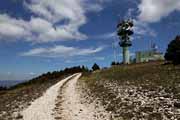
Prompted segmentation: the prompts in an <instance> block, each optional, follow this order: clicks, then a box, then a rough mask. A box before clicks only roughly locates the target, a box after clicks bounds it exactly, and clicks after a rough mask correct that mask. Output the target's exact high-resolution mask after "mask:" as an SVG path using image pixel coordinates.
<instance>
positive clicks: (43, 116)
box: [21, 73, 109, 120]
mask: <svg viewBox="0 0 180 120" xmlns="http://www.w3.org/2000/svg"><path fill="white" fill-rule="evenodd" d="M80 77H81V73H77V74H74V75H72V76H69V77H67V78H66V79H64V80H61V81H60V82H59V83H57V84H56V85H54V86H52V87H51V88H49V89H48V90H47V91H46V93H45V94H44V95H43V96H42V97H40V98H38V99H37V100H35V101H34V102H33V103H32V104H31V105H30V106H29V107H28V108H27V109H25V110H24V111H22V113H21V114H22V116H23V120H109V116H108V114H107V113H106V112H105V110H104V108H103V107H101V106H100V105H98V104H97V102H96V101H94V102H93V103H90V104H87V102H82V99H83V98H82V96H81V93H82V92H81V89H77V86H78V85H77V80H78V79H79V78H80ZM84 101H86V100H85V98H84Z"/></svg>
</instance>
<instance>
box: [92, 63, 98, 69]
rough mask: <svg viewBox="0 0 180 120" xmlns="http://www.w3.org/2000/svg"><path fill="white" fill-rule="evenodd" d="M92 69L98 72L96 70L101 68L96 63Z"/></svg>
mask: <svg viewBox="0 0 180 120" xmlns="http://www.w3.org/2000/svg"><path fill="white" fill-rule="evenodd" d="M92 69H93V71H96V70H100V67H99V65H97V64H96V63H94V65H93V66H92Z"/></svg>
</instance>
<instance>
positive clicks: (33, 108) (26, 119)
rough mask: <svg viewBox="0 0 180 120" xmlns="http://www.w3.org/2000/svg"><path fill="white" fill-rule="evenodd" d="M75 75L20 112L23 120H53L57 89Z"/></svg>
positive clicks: (53, 87) (62, 81) (50, 89)
mask: <svg viewBox="0 0 180 120" xmlns="http://www.w3.org/2000/svg"><path fill="white" fill-rule="evenodd" d="M75 75H77V74H74V75H71V76H69V77H67V78H65V79H63V80H61V81H60V82H58V83H57V84H55V85H54V86H52V87H50V88H49V89H48V90H47V91H46V92H45V93H44V95H43V96H42V97H40V98H38V99H36V100H35V101H34V102H32V103H31V105H30V106H29V107H28V108H27V109H25V110H24V111H22V113H21V114H22V116H23V120H54V116H53V109H54V107H55V100H56V98H57V96H58V90H59V88H60V87H61V86H62V85H63V84H64V83H65V82H66V81H68V80H69V79H71V78H72V77H73V76H75Z"/></svg>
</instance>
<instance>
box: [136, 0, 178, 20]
mask: <svg viewBox="0 0 180 120" xmlns="http://www.w3.org/2000/svg"><path fill="white" fill-rule="evenodd" d="M138 8H139V12H140V14H139V16H138V19H139V20H141V21H144V22H158V21H159V20H161V19H162V18H164V17H166V16H168V15H169V14H170V13H172V12H174V11H176V10H177V11H179V10H180V1H179V0H141V3H140V4H139V6H138Z"/></svg>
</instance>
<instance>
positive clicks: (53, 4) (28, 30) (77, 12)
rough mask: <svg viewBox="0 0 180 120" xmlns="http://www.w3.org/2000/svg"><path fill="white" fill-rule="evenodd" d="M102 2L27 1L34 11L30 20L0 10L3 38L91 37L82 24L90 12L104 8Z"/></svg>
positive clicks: (28, 7) (52, 39) (60, 39)
mask: <svg viewBox="0 0 180 120" xmlns="http://www.w3.org/2000/svg"><path fill="white" fill-rule="evenodd" d="M101 3H102V2H98V3H97V2H88V1H86V0H28V2H27V1H25V2H24V7H25V8H26V9H28V10H29V11H31V12H32V13H33V14H34V15H32V16H31V19H30V20H29V21H27V20H23V19H22V18H18V19H17V18H14V17H11V16H9V15H8V14H0V40H2V39H6V40H17V39H23V40H26V41H31V42H40V43H42V42H53V41H64V40H84V39H87V36H86V35H85V34H84V33H82V32H81V31H80V27H82V26H83V25H84V24H86V23H87V16H86V13H87V12H98V11H101V10H102V9H103V8H102V6H101ZM7 38H8V39H7Z"/></svg>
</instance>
